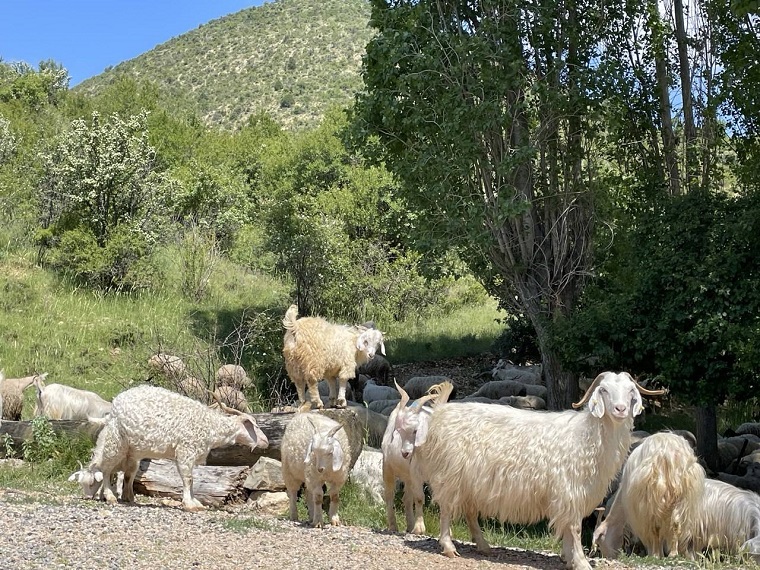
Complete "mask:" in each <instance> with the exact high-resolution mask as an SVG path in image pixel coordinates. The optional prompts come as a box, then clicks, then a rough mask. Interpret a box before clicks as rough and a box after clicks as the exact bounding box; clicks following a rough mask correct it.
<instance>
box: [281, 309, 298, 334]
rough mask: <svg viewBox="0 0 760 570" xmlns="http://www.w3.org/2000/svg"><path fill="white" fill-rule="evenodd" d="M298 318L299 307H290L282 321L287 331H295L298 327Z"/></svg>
mask: <svg viewBox="0 0 760 570" xmlns="http://www.w3.org/2000/svg"><path fill="white" fill-rule="evenodd" d="M297 318H298V305H290V307H288V310H287V312H286V313H285V317H284V318H283V319H282V326H284V327H285V328H286V329H287V330H289V331H290V330H293V329H294V328H295V326H296V319H297Z"/></svg>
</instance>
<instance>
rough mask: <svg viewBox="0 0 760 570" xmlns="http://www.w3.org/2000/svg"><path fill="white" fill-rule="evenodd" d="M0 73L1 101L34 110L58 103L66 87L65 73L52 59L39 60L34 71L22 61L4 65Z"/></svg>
mask: <svg viewBox="0 0 760 570" xmlns="http://www.w3.org/2000/svg"><path fill="white" fill-rule="evenodd" d="M0 66H2V67H3V69H2V73H0V102H8V101H18V102H20V103H21V104H23V105H24V106H26V107H28V108H29V109H31V110H33V111H39V110H40V109H42V108H43V107H44V106H46V105H55V104H57V103H59V102H60V101H61V99H62V98H63V96H64V94H65V92H66V90H67V89H68V87H69V73H68V71H67V70H66V69H65V68H64V67H63V66H62V65H59V64H58V63H56V62H54V61H53V60H47V61H42V62H40V64H39V69H38V70H37V71H35V70H34V69H33V68H32V67H30V66H29V65H27V64H25V63H23V62H21V63H14V64H10V65H8V64H5V63H3V62H2V61H0Z"/></svg>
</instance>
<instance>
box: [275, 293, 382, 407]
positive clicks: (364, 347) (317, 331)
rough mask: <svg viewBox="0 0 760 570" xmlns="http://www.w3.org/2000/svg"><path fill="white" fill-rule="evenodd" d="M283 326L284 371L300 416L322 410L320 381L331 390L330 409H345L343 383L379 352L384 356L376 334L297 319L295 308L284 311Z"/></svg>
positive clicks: (314, 318) (367, 329)
mask: <svg viewBox="0 0 760 570" xmlns="http://www.w3.org/2000/svg"><path fill="white" fill-rule="evenodd" d="M282 324H283V326H284V327H285V336H284V339H283V349H282V355H283V357H284V359H285V369H286V370H287V371H288V376H290V379H291V380H292V381H293V383H294V384H295V385H296V390H297V392H298V402H299V404H300V411H302V412H304V411H308V410H310V409H311V408H312V407H315V408H322V407H323V404H322V400H321V398H320V397H319V389H318V383H319V381H320V380H322V379H323V378H324V379H325V380H327V383H328V384H329V386H330V396H329V397H330V400H329V404H330V407H335V408H345V407H346V383H347V382H348V380H349V379H350V378H353V377H354V374H355V371H356V367H357V366H358V365H360V364H363V363H365V362H367V361H368V360H371V359H372V358H373V357H374V356H375V352H376V351H377V350H378V348H379V349H380V354H384V353H385V346H384V345H383V333H382V332H380V331H379V330H377V329H373V328H366V327H363V326H359V327H349V326H343V325H336V324H333V323H330V322H328V321H326V320H325V319H322V318H320V317H302V318H300V319H299V318H298V307H297V306H296V305H291V306H290V308H289V309H288V310H287V312H286V313H285V318H283V320H282ZM307 389H308V391H309V401H307V400H306V390H307Z"/></svg>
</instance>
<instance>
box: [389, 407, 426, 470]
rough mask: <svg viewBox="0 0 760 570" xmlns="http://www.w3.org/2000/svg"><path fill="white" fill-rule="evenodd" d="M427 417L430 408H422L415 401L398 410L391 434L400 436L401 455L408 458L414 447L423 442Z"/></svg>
mask: <svg viewBox="0 0 760 570" xmlns="http://www.w3.org/2000/svg"><path fill="white" fill-rule="evenodd" d="M429 419H430V409H429V408H424V407H423V406H421V405H419V404H418V403H417V402H413V403H412V405H411V406H406V407H403V408H401V410H399V413H398V415H397V416H396V426H395V427H396V429H395V431H394V434H393V436H394V437H397V436H398V437H400V438H401V457H403V458H404V459H409V457H410V456H411V455H412V453H413V452H414V448H415V447H419V446H420V445H422V444H423V443H425V440H426V439H427V433H428V421H429Z"/></svg>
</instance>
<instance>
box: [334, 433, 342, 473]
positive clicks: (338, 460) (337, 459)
mask: <svg viewBox="0 0 760 570" xmlns="http://www.w3.org/2000/svg"><path fill="white" fill-rule="evenodd" d="M342 466H343V448H342V447H341V446H340V443H339V442H338V441H337V440H336V441H333V462H332V470H333V471H338V470H339V469H340V468H341V467H342Z"/></svg>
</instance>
